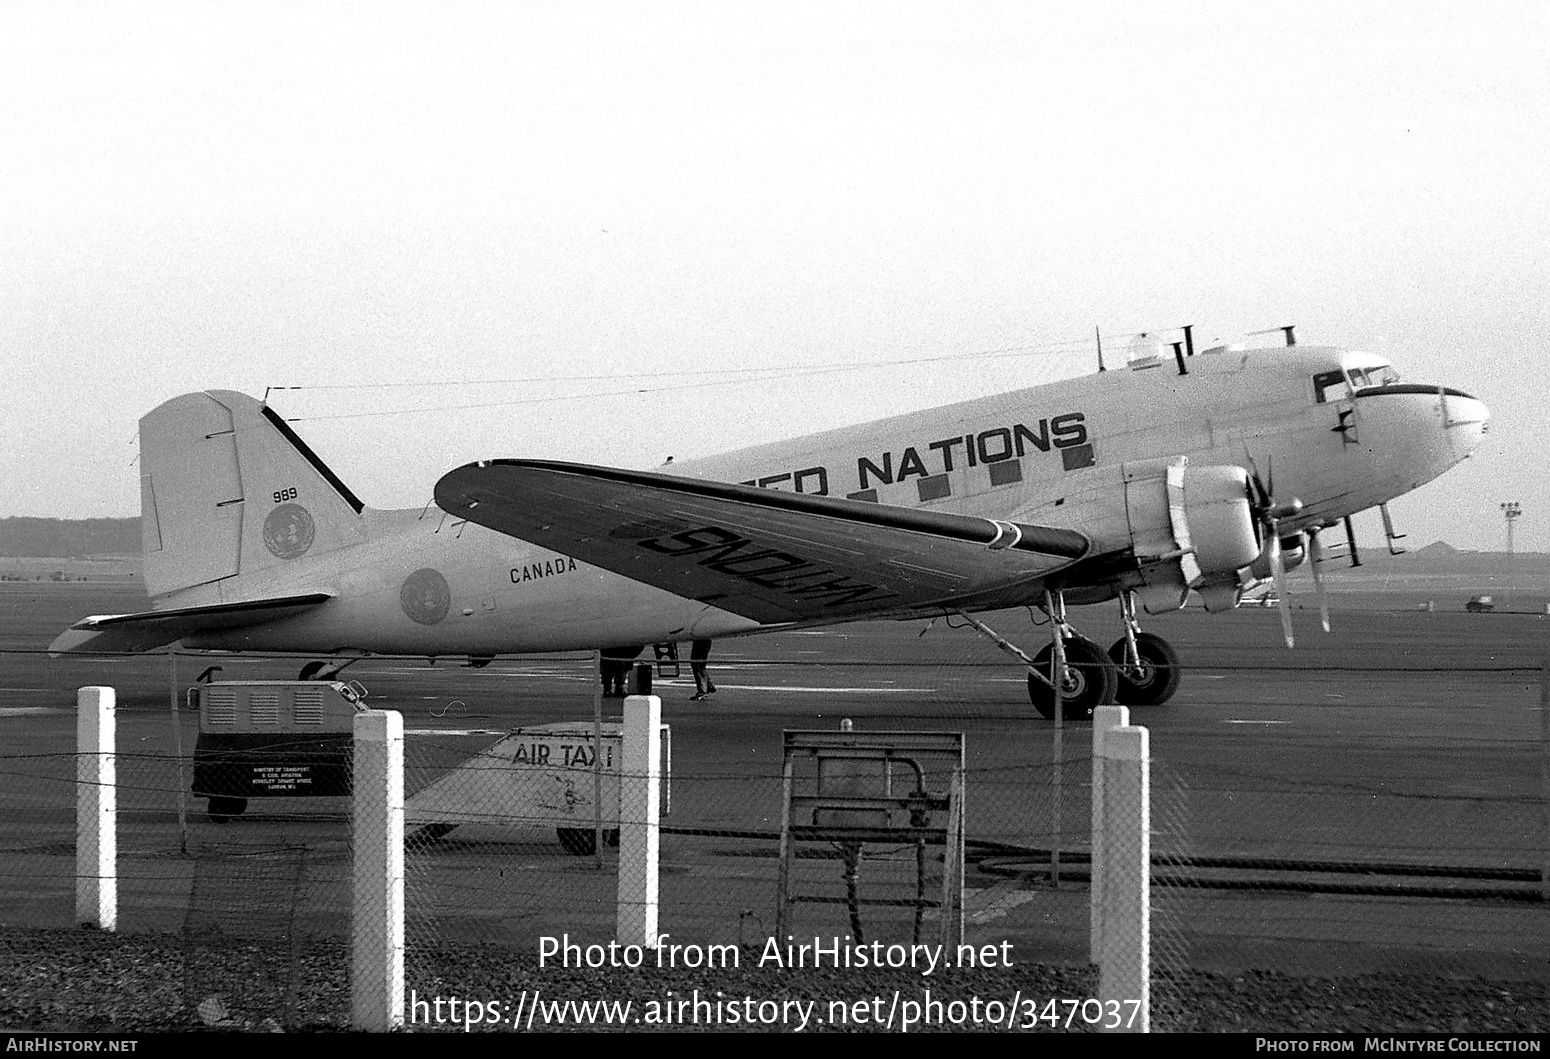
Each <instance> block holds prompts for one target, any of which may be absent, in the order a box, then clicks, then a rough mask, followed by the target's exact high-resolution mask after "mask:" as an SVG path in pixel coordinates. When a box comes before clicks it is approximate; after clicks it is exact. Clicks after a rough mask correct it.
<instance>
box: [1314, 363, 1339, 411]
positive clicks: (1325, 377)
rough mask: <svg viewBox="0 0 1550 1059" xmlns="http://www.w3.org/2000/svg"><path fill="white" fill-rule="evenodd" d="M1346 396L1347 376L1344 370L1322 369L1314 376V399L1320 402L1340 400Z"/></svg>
mask: <svg viewBox="0 0 1550 1059" xmlns="http://www.w3.org/2000/svg"><path fill="white" fill-rule="evenodd" d="M1345 396H1346V377H1345V372H1343V371H1339V370H1336V371H1321V372H1319V373H1318V374H1317V375H1315V376H1314V377H1313V399H1314V401H1315V402H1317V403H1318V404H1323V403H1324V402H1326V401H1338V400H1340V399H1341V398H1342V397H1345Z"/></svg>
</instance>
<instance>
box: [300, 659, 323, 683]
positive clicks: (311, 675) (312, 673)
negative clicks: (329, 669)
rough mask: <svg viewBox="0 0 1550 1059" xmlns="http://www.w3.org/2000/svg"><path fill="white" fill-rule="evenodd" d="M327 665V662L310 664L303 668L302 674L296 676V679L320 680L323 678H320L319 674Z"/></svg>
mask: <svg viewBox="0 0 1550 1059" xmlns="http://www.w3.org/2000/svg"><path fill="white" fill-rule="evenodd" d="M327 665H328V663H327V662H308V663H307V664H306V665H304V666H302V667H301V672H300V673H297V674H296V679H297V680H320V679H322V678H321V677H319V676H318V674H319V673H321V672H323V668H324V667H325V666H327Z"/></svg>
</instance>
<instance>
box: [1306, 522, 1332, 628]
mask: <svg viewBox="0 0 1550 1059" xmlns="http://www.w3.org/2000/svg"><path fill="white" fill-rule="evenodd" d="M1305 537H1306V539H1307V541H1308V569H1309V570H1310V571H1311V572H1312V574H1313V594H1314V596H1316V597H1317V598H1318V601H1319V622H1320V623H1321V624H1322V625H1323V626H1324V631H1325V632H1328V631H1329V597H1328V596H1326V595H1325V594H1324V581H1323V579H1322V578H1320V577H1319V563H1322V562H1323V561H1324V548H1323V546H1322V545H1320V544H1319V530H1318V527H1317V526H1315V527H1313V528H1312V529H1310V530H1309V531H1308V532H1307V534H1306V535H1305Z"/></svg>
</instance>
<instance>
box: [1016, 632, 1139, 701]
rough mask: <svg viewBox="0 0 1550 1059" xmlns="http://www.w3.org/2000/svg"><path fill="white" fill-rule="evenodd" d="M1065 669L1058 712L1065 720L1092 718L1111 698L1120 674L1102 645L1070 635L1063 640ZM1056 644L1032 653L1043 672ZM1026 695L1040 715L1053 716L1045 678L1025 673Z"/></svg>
mask: <svg viewBox="0 0 1550 1059" xmlns="http://www.w3.org/2000/svg"><path fill="white" fill-rule="evenodd" d="M1065 647H1066V672H1065V678H1064V680H1063V681H1062V683H1061V686H1060V702H1061V713H1062V715H1063V716H1064V718H1065V719H1066V720H1068V721H1086V720H1091V719H1092V715H1093V710H1095V709H1097V708H1098V707H1099V706H1104V705H1107V704H1109V703H1111V702H1113V701H1114V694H1115V689H1116V686H1117V684H1118V680H1119V674H1118V672H1117V671H1116V670H1115V668H1114V664H1113V663H1112V662H1110V661H1109V656H1108V655H1106V654H1104V653H1103V648H1101V647H1099V646H1098V645H1097V644H1095V643H1093V642H1092V641H1091V640H1088V639H1084V638H1083V637H1080V636H1072V637H1070V638H1069V639H1067V640H1066V644H1065ZM1054 653H1055V645H1054V644H1049V645H1047V646H1046V647H1045V648H1044V650H1042V651H1040V652H1039V653H1038V654H1037V655H1035V656H1034V659H1033V663H1034V665H1035V666H1037V667H1038V668H1039V671H1040V672H1042V673H1048V672H1049V671H1050V659H1051V657H1052V656H1053V655H1054ZM1028 698H1029V700H1030V701H1031V702H1032V703H1033V708H1034V709H1036V710H1038V711H1039V716H1041V717H1043V718H1045V719H1046V720H1053V719H1054V717H1055V691H1054V689H1053V688H1051V687H1050V686H1049V685H1048V684H1046V683H1045V682H1044V681H1042V680H1040V679H1039V678H1038V677H1036V676H1034V675H1033V674H1032V673H1029V674H1028Z"/></svg>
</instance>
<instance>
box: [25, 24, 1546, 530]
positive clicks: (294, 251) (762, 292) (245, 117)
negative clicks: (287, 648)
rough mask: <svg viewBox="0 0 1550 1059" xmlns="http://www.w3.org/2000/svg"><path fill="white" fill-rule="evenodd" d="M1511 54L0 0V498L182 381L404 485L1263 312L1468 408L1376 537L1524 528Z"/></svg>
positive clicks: (632, 443)
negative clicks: (274, 415) (1467, 400)
mask: <svg viewBox="0 0 1550 1059" xmlns="http://www.w3.org/2000/svg"><path fill="white" fill-rule="evenodd" d="M1547 70H1550V7H1547V5H1544V4H1542V3H1522V4H1506V3H1503V4H1490V3H1486V4H1468V5H1466V4H1460V3H1457V2H1456V0H1452V2H1447V3H1433V4H1425V3H1416V2H1406V3H1395V4H1382V3H1371V2H1363V3H1358V4H1350V3H1329V4H1321V3H1300V4H1295V5H1259V4H1245V3H1220V4H1214V3H1185V4H1178V3H1144V4H1143V3H1135V4H1111V5H1104V4H1093V3H1084V4H1080V5H1078V4H1069V5H1065V4H1062V5H1055V4H1040V3H1033V2H1028V0H1023V2H1018V3H1006V4H1002V3H989V2H985V3H963V2H955V3H945V4H915V3H904V2H899V0H892V2H888V3H843V2H838V3H836V2H832V0H831V2H826V3H814V4H807V3H799V2H793V0H780V2H778V3H723V2H717V3H703V4H695V3H638V2H637V3H618V4H614V3H592V4H588V3H541V4H527V3H499V4H481V3H452V2H445V0H442V2H436V3H423V4H409V3H398V4H395V3H390V2H381V0H378V2H373V3H362V4H348V3H297V4H282V3H262V2H249V3H243V4H216V3H190V4H181V3H167V2H162V3H144V4H132V3H105V4H69V3H60V2H54V0H51V2H47V3H26V2H17V0H11V2H7V3H5V4H4V5H0V191H3V194H0V362H3V366H4V368H5V371H4V372H3V377H0V481H3V482H4V483H5V484H6V488H5V490H4V493H3V497H0V517H3V516H9V515H53V516H61V517H69V518H84V517H94V516H104V515H114V516H123V515H133V514H136V513H137V512H138V506H139V493H138V470H137V468H136V467H135V466H134V460H135V455H136V445H135V429H136V421H137V420H138V418H139V417H140V416H141V415H143V414H144V413H145V412H146V411H148V410H149V409H151V408H152V407H154V406H155V405H157V404H159V403H160V402H161V401H163V400H166V399H167V398H169V397H172V396H175V395H177V394H179V393H183V392H186V391H189V390H194V389H203V388H225V389H235V390H242V391H245V392H249V393H253V394H255V395H258V396H262V395H263V394H264V392H265V390H266V388H268V387H297V386H299V387H306V388H304V389H300V390H285V391H279V392H276V393H274V394H272V395H271V396H272V403H273V404H274V406H275V407H276V408H277V409H278V410H279V411H280V412H281V413H282V414H284V415H286V416H287V417H290V418H293V419H295V420H296V421H297V429H298V430H299V431H300V432H301V433H302V434H303V436H305V437H306V438H308V439H309V440H310V441H311V442H312V443H313V446H314V447H315V448H316V449H317V450H318V451H319V452H320V453H321V454H322V455H323V456H324V458H325V459H327V460H328V461H329V462H330V463H331V464H333V465H334V467H335V469H336V470H337V471H338V472H339V474H340V475H341V477H343V478H344V479H345V481H346V482H348V483H349V484H350V485H351V486H352V487H353V488H354V489H355V491H356V492H357V493H359V494H360V495H361V496H362V498H363V499H365V500H366V501H367V502H368V503H370V504H373V505H375V506H383V507H408V506H419V505H422V504H424V503H425V502H426V500H428V499H429V498H430V495H431V488H432V486H433V484H434V482H435V480H436V478H437V477H438V475H439V474H440V473H441V472H442V471H444V470H446V469H448V468H449V467H451V466H455V465H457V464H459V463H462V462H466V461H468V460H472V459H478V458H489V457H500V456H539V457H553V458H564V459H574V460H583V461H587V462H598V463H611V464H618V465H623V466H631V467H649V466H654V465H656V464H658V463H660V462H661V460H662V458H663V457H664V456H666V455H668V454H669V453H671V454H675V455H678V456H679V457H688V456H693V455H701V454H706V453H710V452H715V451H720V450H724V449H728V448H733V447H737V446H739V445H743V444H748V443H753V442H759V441H767V440H774V439H775V438H777V437H781V436H790V435H793V434H798V433H804V432H807V431H810V430H815V429H820V428H824V427H830V426H838V425H842V424H845V423H851V422H858V421H861V420H865V419H871V418H875V417H878V416H882V415H887V414H892V413H895V412H900V411H906V410H910V409H915V408H922V407H927V406H929V405H932V404H937V403H941V402H943V401H947V400H953V399H957V398H961V397H969V396H977V395H979V394H983V393H989V392H993V391H995V390H998V389H1006V388H1010V387H1014V386H1024V385H1031V384H1033V383H1036V382H1041V381H1048V380H1052V379H1056V378H1064V377H1069V376H1071V375H1075V374H1080V373H1083V372H1087V371H1091V370H1092V369H1093V367H1094V361H1093V356H1092V350H1091V345H1090V336H1091V334H1092V329H1093V327H1094V325H1101V326H1102V328H1103V329H1104V332H1105V334H1106V335H1111V336H1114V339H1115V341H1116V342H1119V341H1121V340H1122V336H1123V335H1125V334H1126V333H1127V332H1133V331H1136V330H1141V329H1148V328H1157V327H1164V326H1169V325H1177V324H1183V323H1191V322H1192V323H1194V324H1196V325H1197V335H1198V336H1200V337H1201V338H1202V339H1204V340H1206V341H1209V340H1211V339H1214V338H1216V337H1222V338H1228V339H1230V338H1233V337H1236V336H1237V335H1238V334H1241V333H1242V332H1245V331H1253V330H1259V329H1263V328H1270V327H1275V326H1278V325H1281V324H1287V323H1295V324H1297V325H1298V337H1299V340H1300V341H1302V342H1305V343H1319V344H1335V345H1346V346H1354V347H1362V348H1369V349H1374V350H1377V351H1381V352H1384V353H1388V354H1390V355H1391V356H1392V357H1393V358H1394V360H1395V362H1396V363H1397V365H1398V366H1399V368H1400V370H1401V372H1402V373H1403V374H1404V376H1405V377H1406V379H1408V380H1410V381H1418V382H1428V383H1447V384H1449V385H1453V386H1456V387H1459V388H1461V389H1464V390H1466V391H1469V392H1471V393H1474V394H1476V395H1478V396H1480V397H1481V398H1483V399H1484V400H1485V401H1486V402H1487V403H1488V404H1489V406H1490V408H1491V411H1492V414H1493V420H1492V423H1491V433H1490V435H1489V437H1488V439H1487V441H1486V443H1485V445H1484V447H1483V448H1482V450H1481V451H1480V452H1479V453H1478V454H1477V455H1476V457H1475V458H1474V459H1472V460H1470V461H1468V462H1466V463H1465V464H1464V465H1462V466H1461V467H1458V468H1455V469H1454V470H1453V471H1450V472H1449V473H1448V474H1447V475H1446V476H1444V477H1443V478H1442V479H1440V480H1439V481H1437V482H1435V483H1433V484H1432V485H1430V486H1427V487H1425V488H1423V489H1422V490H1420V491H1418V492H1417V493H1415V494H1412V495H1411V496H1409V497H1406V498H1404V499H1402V500H1400V501H1398V502H1396V503H1395V504H1394V505H1393V508H1394V511H1395V516H1396V520H1397V522H1398V523H1399V527H1398V528H1399V529H1400V530H1402V531H1408V532H1409V533H1410V534H1411V541H1412V542H1415V543H1422V544H1424V543H1427V542H1429V541H1431V540H1436V539H1445V540H1448V541H1449V542H1451V543H1453V544H1454V545H1456V546H1459V547H1465V548H1482V549H1500V548H1502V547H1503V546H1504V539H1505V535H1504V531H1503V520H1502V517H1501V512H1500V510H1499V508H1498V505H1499V503H1500V502H1501V501H1505V500H1518V501H1520V502H1521V503H1522V504H1523V508H1524V511H1525V514H1524V517H1523V518H1522V520H1521V521H1520V522H1519V523H1518V527H1517V543H1518V546H1519V548H1522V549H1526V548H1535V549H1540V550H1550V486H1547V483H1546V478H1547V475H1546V454H1547V453H1550V416H1547V414H1546V412H1545V407H1546V403H1547V397H1550V387H1547V385H1546V381H1545V373H1546V370H1547V367H1550V366H1547V361H1546V356H1545V351H1546V347H1547V339H1550V325H1547V312H1550V309H1547V306H1550V260H1547V258H1550V201H1547V200H1550V89H1547V81H1546V77H1545V72H1546V71H1547ZM1013 349H1015V350H1019V351H1020V352H1018V353H1017V354H1016V355H1000V356H975V355H976V354H988V353H992V352H995V351H1005V350H1013ZM1061 349H1066V350H1074V351H1075V352H1066V353H1061V352H1059V350H1061ZM853 363H854V364H868V365H872V366H871V367H867V368H857V369H848V370H844V371H834V370H828V371H824V372H818V371H816V370H815V369H817V368H822V367H827V368H830V369H833V368H834V367H835V366H839V365H848V364H853ZM771 366H773V367H776V368H780V369H782V370H780V371H779V372H776V373H761V372H758V371H754V370H753V369H759V368H765V367H771ZM433 380H452V381H458V382H478V381H480V380H483V383H482V384H480V385H463V386H455V387H438V388H423V387H413V386H408V385H405V384H409V383H416V382H427V381H433ZM512 380H518V381H515V382H513V381H512ZM385 384H391V385H385ZM1368 525H1370V526H1371V527H1372V528H1373V529H1374V530H1375V528H1376V519H1375V518H1374V519H1371V520H1370V522H1369V523H1368ZM1368 537H1369V543H1371V544H1376V543H1377V542H1376V541H1373V540H1372V533H1371V532H1369V533H1368Z"/></svg>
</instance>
